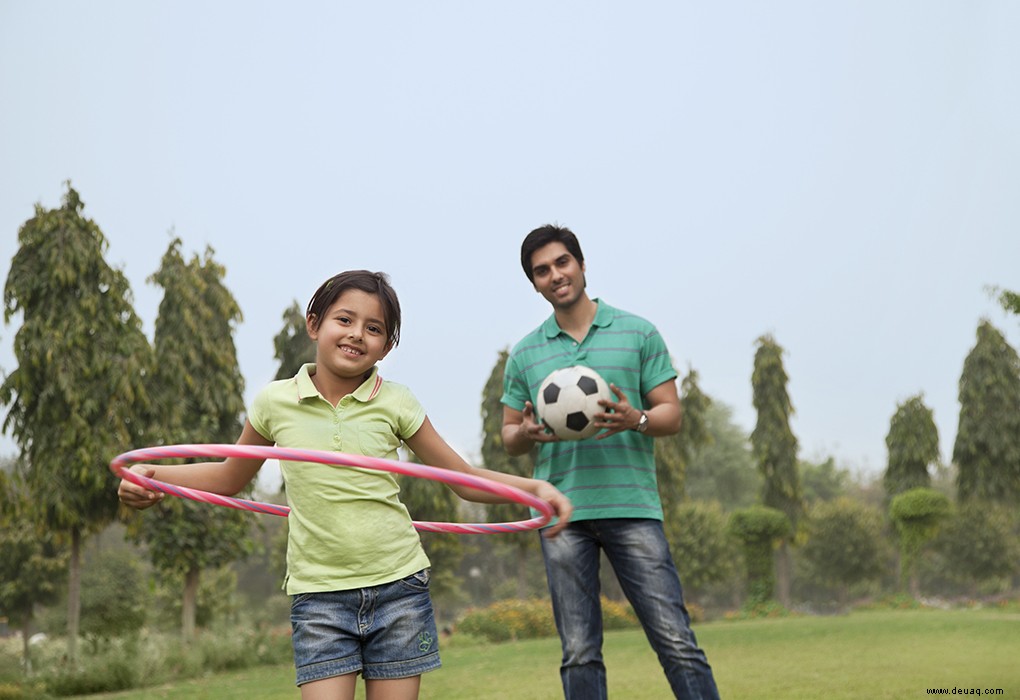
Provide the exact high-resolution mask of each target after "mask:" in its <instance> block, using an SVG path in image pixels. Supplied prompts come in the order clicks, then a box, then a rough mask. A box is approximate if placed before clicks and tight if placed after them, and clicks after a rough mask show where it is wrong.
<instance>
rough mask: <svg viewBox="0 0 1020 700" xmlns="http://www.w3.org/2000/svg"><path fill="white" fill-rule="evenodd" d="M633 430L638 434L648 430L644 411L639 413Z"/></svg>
mask: <svg viewBox="0 0 1020 700" xmlns="http://www.w3.org/2000/svg"><path fill="white" fill-rule="evenodd" d="M634 430H636V431H638V432H639V433H643V432H645V431H646V430H648V414H647V413H645V412H644V411H641V417H640V418H638V423H637V425H636V426H634Z"/></svg>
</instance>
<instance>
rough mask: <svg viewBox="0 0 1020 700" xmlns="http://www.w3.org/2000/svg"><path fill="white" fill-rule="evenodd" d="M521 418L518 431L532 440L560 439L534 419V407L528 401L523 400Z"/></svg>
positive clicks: (547, 440) (556, 440) (550, 440)
mask: <svg viewBox="0 0 1020 700" xmlns="http://www.w3.org/2000/svg"><path fill="white" fill-rule="evenodd" d="M521 415H522V416H523V419H522V420H521V422H520V425H519V426H518V428H517V429H518V431H519V432H520V433H522V434H523V435H525V436H526V437H527V438H528V439H529V440H531V441H532V442H559V441H560V439H559V438H558V437H557V436H556V434H555V433H553V432H552V431H551V430H549V429H548V428H546V427H545V425H544V424H542V423H539V422H537V421H536V420H535V407H534V406H532V405H531V402H530V401H525V402H524V411H522V412H521Z"/></svg>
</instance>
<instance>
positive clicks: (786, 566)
mask: <svg viewBox="0 0 1020 700" xmlns="http://www.w3.org/2000/svg"><path fill="white" fill-rule="evenodd" d="M786 383H787V376H786V370H785V369H783V349H782V348H781V347H780V346H779V345H778V344H777V343H776V342H775V340H773V338H772V337H771V336H768V335H765V336H762V337H760V338H758V350H757V351H756V352H755V355H754V372H753V374H752V375H751V387H752V390H753V391H752V393H753V403H754V408H755V410H757V412H758V420H757V422H756V423H755V426H754V430H753V431H752V432H751V446H752V453H753V455H754V458H755V461H756V462H757V464H758V469H759V470H760V471H761V473H762V476H763V477H764V487H763V491H762V503H763V504H764V505H766V506H768V507H770V508H775V509H776V510H779V511H781V512H782V513H784V514H785V515H786V517H787V518H788V519H789V521H790V525H791V530H790V538H792V536H793V533H795V532H796V530H797V524H798V522H799V520H800V517H801V515H802V514H803V510H804V505H803V499H802V497H801V490H800V479H799V474H798V471H797V438H796V437H794V435H793V431H792V430H791V429H790V417H791V416H792V415H793V404H792V403H791V402H790V396H789V394H787V392H786ZM790 538H786V539H784V540H783V542H782V543H781V544H780V546H779V549H778V550H777V552H776V557H777V558H776V576H777V581H776V583H777V588H776V592H777V594H778V596H779V601H780V602H781V603H782V604H783V605H786V606H788V605H789V604H790V584H791V578H792V562H791V560H790V552H789V540H790Z"/></svg>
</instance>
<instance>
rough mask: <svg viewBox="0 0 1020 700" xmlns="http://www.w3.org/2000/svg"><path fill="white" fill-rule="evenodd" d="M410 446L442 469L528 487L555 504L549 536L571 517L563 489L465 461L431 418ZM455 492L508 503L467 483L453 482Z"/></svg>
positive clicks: (482, 500)
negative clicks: (553, 518) (554, 518)
mask: <svg viewBox="0 0 1020 700" xmlns="http://www.w3.org/2000/svg"><path fill="white" fill-rule="evenodd" d="M407 445H408V447H410V448H411V450H413V451H414V453H415V454H416V455H418V458H419V459H420V460H421V461H422V462H424V463H425V464H427V465H429V466H432V467H440V468H443V469H453V470H454V471H458V472H463V473H465V474H470V475H472V476H477V477H481V478H483V479H490V480H492V481H498V482H499V483H501V484H506V485H507V486H514V487H516V488H519V489H520V490H522V491H527V492H528V493H530V494H533V495H534V496H536V497H538V498H541V499H542V500H543V501H546V502H547V503H548V504H549V505H550V506H552V509H553V513H555V515H556V517H557V518H558V521H557V522H556V524H555V525H552V526H550V527H549V528H547V529H546V530H545V531H544V534H545V535H546V536H547V537H555V536H556V535H557V534H558V533H559V531H560V530H562V529H563V528H564V527H566V525H567V523H568V522H569V521H570V514H571V513H572V512H573V510H574V507H573V505H571V503H570V500H569V499H568V498H567V497H566V496H564V495H563V494H562V493H560V491H559V489H557V488H556V487H555V486H553V485H552V484H550V483H549V482H547V481H541V480H539V479H529V478H527V477H523V476H514V475H512V474H504V473H502V472H494V471H492V470H490V469H479V468H477V467H472V466H471V465H470V464H468V463H467V462H465V461H464V460H463V459H462V458H461V456H460V455H458V454H457V452H456V451H455V450H454V449H453V448H452V447H450V446H449V445H448V444H447V443H446V441H445V440H443V438H442V437H441V436H440V435H439V433H437V432H436V429H435V428H434V427H433V426H432V422H431V421H430V420H429V419H428V417H426V418H425V422H424V423H422V425H421V427H420V428H418V432H416V433H415V434H414V435H412V436H411V437H410V438H408V440H407ZM450 488H452V489H453V490H454V492H455V493H456V494H457V495H458V496H460V497H461V498H463V499H464V500H467V501H476V502H478V503H507V500H506V499H505V498H502V497H500V496H497V495H496V494H494V493H489V492H488V491H480V490H478V489H474V488H471V487H468V486H459V485H458V486H454V485H452V484H451V485H450Z"/></svg>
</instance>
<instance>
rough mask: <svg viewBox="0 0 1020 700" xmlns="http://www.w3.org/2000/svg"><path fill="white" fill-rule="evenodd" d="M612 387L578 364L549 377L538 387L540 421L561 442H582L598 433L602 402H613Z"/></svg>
mask: <svg viewBox="0 0 1020 700" xmlns="http://www.w3.org/2000/svg"><path fill="white" fill-rule="evenodd" d="M612 396H613V395H612V393H611V392H610V391H609V385H608V384H607V383H606V380H604V379H603V378H602V376H601V375H599V373H598V372H596V371H595V370H593V369H592V368H591V367H585V366H583V365H575V366H573V367H565V368H563V369H558V370H555V371H553V372H551V373H550V374H549V376H548V377H546V378H545V380H544V381H543V382H542V385H541V386H540V387H539V388H538V405H537V406H536V407H535V409H536V411H537V412H538V416H539V418H540V419H541V420H542V422H543V423H544V424H545V425H546V427H548V428H549V430H551V431H552V432H553V433H555V434H556V436H557V437H559V438H560V439H561V440H583V439H585V438H589V437H591V436H592V435H594V434H595V433H597V432H598V431H599V429H598V427H597V426H596V425H595V414H596V413H600V412H602V411H603V410H605V409H603V407H602V406H599V400H600V399H607V400H612Z"/></svg>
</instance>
